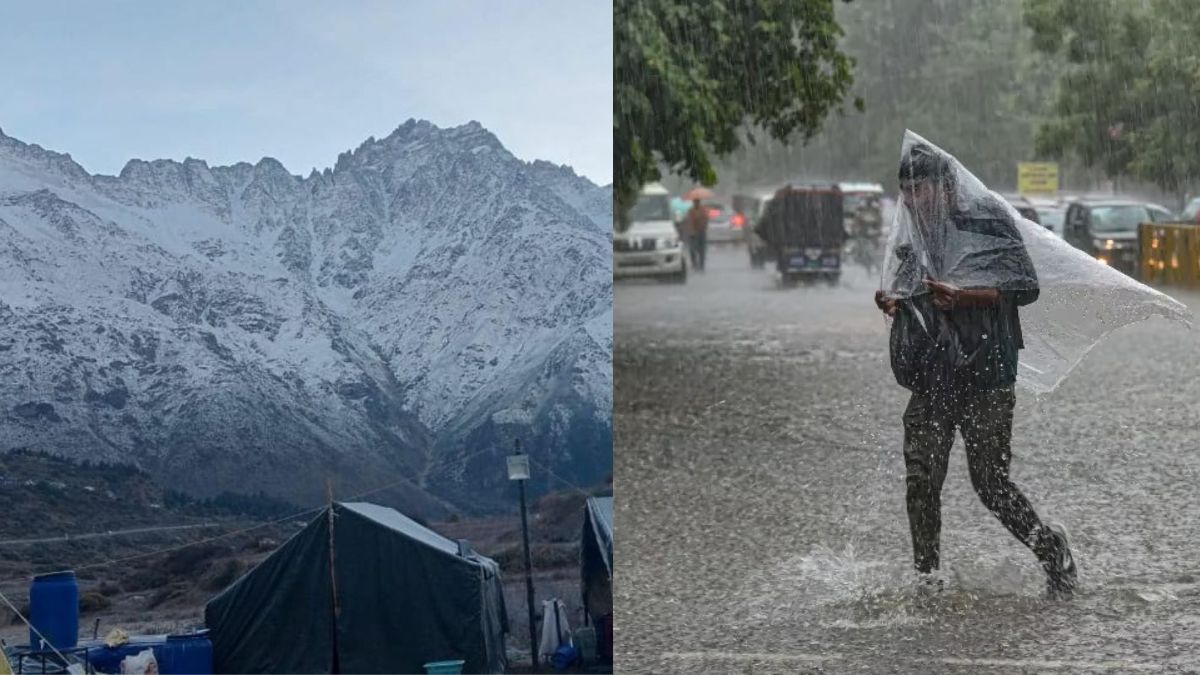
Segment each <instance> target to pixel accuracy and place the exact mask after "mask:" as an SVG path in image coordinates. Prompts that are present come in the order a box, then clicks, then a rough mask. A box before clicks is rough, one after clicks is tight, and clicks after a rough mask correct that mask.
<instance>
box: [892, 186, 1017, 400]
mask: <svg viewBox="0 0 1200 675" xmlns="http://www.w3.org/2000/svg"><path fill="white" fill-rule="evenodd" d="M950 221H951V224H952V227H953V228H954V229H955V230H958V231H962V232H969V233H974V234H983V235H988V236H992V237H1000V238H1004V239H1015V240H1016V242H1020V241H1021V237H1020V234H1019V233H1018V231H1017V228H1016V224H1015V223H1014V222H1012V220H1011V218H1009V217H1008V216H1007V215H1006V214H1004V213H1003V211H997V210H994V209H988V210H986V211H984V212H976V213H973V214H972V213H958V214H955V215H953V216H951V218H950ZM1016 242H1013V243H1014V244H1015V243H1016ZM998 250H1000V251H1001V253H999V254H993V255H991V256H989V257H987V258H980V259H977V260H967V261H966V262H964V261H963V260H959V261H957V263H956V264H957V265H960V266H963V265H965V266H967V267H973V268H974V271H973V274H972V276H974V277H978V276H979V274H978V272H979V270H981V269H986V268H987V267H988V266H994V267H996V268H997V274H996V275H995V276H996V278H997V279H1003V280H1004V281H998V282H997V283H996V284H995V285H990V286H981V285H972V286H970V288H985V287H987V288H997V289H998V290H999V291H1000V301H999V302H998V303H997V304H995V305H993V306H991V307H982V308H965V309H952V310H942V309H938V308H936V307H935V306H934V305H933V296H932V294H930V293H928V292H925V293H917V294H914V295H911V296H909V297H907V298H905V299H904V300H901V302H900V307H899V311H897V313H896V317H895V320H894V321H893V322H892V331H891V340H890V347H891V358H892V372H893V374H894V375H895V376H896V381H897V382H898V383H899V384H900V385H901V386H903V387H905V388H906V389H909V390H911V391H914V392H918V393H923V394H928V393H937V392H947V391H951V392H952V391H967V390H986V389H998V388H1001V387H1006V386H1009V385H1012V384H1013V383H1014V382H1015V381H1016V379H1017V363H1018V352H1019V350H1021V349H1023V348H1024V347H1025V342H1024V339H1023V337H1022V335H1021V321H1020V317H1019V314H1018V311H1017V308H1018V307H1021V306H1024V305H1028V304H1030V303H1032V302H1034V301H1035V300H1037V298H1038V293H1039V291H1038V286H1037V273H1036V272H1035V271H1034V268H1033V262H1032V261H1031V260H1030V258H1029V253H1028V251H1026V250H1025V247H1024V245H1023V244H1022V245H1012V246H1006V247H999V248H998ZM896 255H897V257H898V258H900V267H899V271H898V274H897V280H896V281H897V286H899V287H900V288H916V287H919V284H920V280H921V279H924V278H935V279H936V278H938V277H936V276H933V275H931V274H930V273H929V270H928V269H927V268H926V266H925V265H924V264H922V262H921V261H920V260H919V259H918V256H917V255H916V254H915V253H914V252H913V249H912V248H911V247H910V246H900V247H897V249H896ZM947 280H948V281H950V282H951V283H953V279H947ZM964 288H966V287H965V286H964Z"/></svg>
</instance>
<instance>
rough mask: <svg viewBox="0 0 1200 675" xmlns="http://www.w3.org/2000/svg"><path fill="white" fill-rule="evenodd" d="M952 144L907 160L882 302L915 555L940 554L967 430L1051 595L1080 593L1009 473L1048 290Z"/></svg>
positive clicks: (1001, 511) (1069, 565) (981, 491)
mask: <svg viewBox="0 0 1200 675" xmlns="http://www.w3.org/2000/svg"><path fill="white" fill-rule="evenodd" d="M960 169H961V165H959V164H958V163H957V161H956V160H954V159H953V158H952V157H950V156H949V155H945V154H943V153H941V152H940V151H937V150H935V149H934V148H932V147H931V146H929V145H925V144H923V143H917V144H912V145H910V146H908V147H906V150H905V153H904V155H903V157H902V160H901V163H900V187H901V202H902V206H901V209H902V210H901V211H900V212H899V213H898V214H897V219H896V222H897V225H896V227H897V228H898V229H897V232H896V233H895V235H893V247H892V250H891V253H892V255H891V256H889V260H888V261H887V263H886V264H887V266H886V267H885V275H884V278H885V282H887V285H888V286H890V288H887V289H886V290H884V289H881V290H879V291H878V292H877V293H876V295H875V303H876V305H877V306H878V307H879V309H880V310H882V311H883V312H884V313H885V314H887V315H888V316H890V317H892V319H893V320H892V325H891V338H890V351H891V364H892V371H893V373H894V374H895V376H896V380H897V382H898V383H899V384H900V385H901V386H903V387H904V388H906V389H908V390H909V391H911V398H910V400H909V403H908V407H907V409H906V410H905V412H904V463H905V469H906V484H907V494H906V502H907V507H908V520H909V528H910V531H911V535H912V545H913V562H914V566H915V567H916V570H917V572H918V573H919V574H920V575H921V578H922V579H923V580H924V581H925V583H928V584H930V585H935V584H936V585H940V581H935V577H934V576H933V573H934V572H935V571H936V570H937V569H938V567H939V565H940V563H941V558H940V546H939V535H940V531H941V490H942V482H943V480H944V479H945V477H946V466H947V463H948V461H949V456H950V450H951V448H952V446H953V444H954V438H955V433H956V430H957V432H959V433H961V434H962V437H963V441H964V443H965V446H966V455H967V464H968V468H969V472H970V476H971V483H972V485H973V486H974V488H975V491H976V492H977V493H978V495H979V498H980V499H981V500H982V501H983V503H984V505H985V506H986V507H987V508H988V510H990V511H991V512H992V514H993V515H995V516H996V518H997V519H999V520H1000V522H1001V523H1003V524H1004V527H1006V528H1007V529H1008V531H1009V532H1011V533H1012V534H1013V536H1014V537H1016V538H1017V539H1018V540H1020V541H1021V543H1023V544H1025V546H1027V547H1029V548H1030V549H1031V550H1032V551H1033V553H1034V555H1036V556H1037V559H1038V560H1039V561H1040V562H1041V565H1042V567H1043V569H1044V570H1045V571H1046V574H1047V577H1048V591H1049V593H1050V594H1051V596H1052V597H1063V596H1065V595H1069V594H1070V593H1071V592H1072V591H1073V590H1074V588H1075V584H1076V566H1075V562H1074V559H1073V557H1072V555H1071V550H1070V546H1069V544H1068V541H1067V535H1066V531H1065V530H1064V529H1063V528H1062V526H1060V525H1054V526H1048V525H1045V524H1043V522H1042V520H1041V519H1040V518H1039V517H1038V514H1037V513H1036V512H1035V511H1034V509H1033V506H1032V505H1030V503H1029V500H1028V499H1026V498H1025V496H1024V495H1023V494H1021V491H1020V490H1019V489H1018V488H1017V486H1016V485H1015V484H1013V482H1012V480H1011V479H1010V478H1009V464H1010V462H1011V460H1012V451H1011V442H1012V425H1013V409H1014V404H1015V396H1014V384H1015V382H1016V378H1017V365H1018V350H1020V349H1023V348H1024V343H1023V340H1022V335H1021V322H1020V316H1019V312H1018V308H1019V307H1022V306H1025V305H1029V304H1031V303H1033V302H1035V301H1036V300H1037V299H1038V294H1039V288H1038V279H1037V274H1036V272H1035V270H1034V268H1033V262H1032V260H1031V259H1030V257H1029V252H1028V251H1027V250H1026V248H1025V244H1024V242H1023V241H1022V239H1021V235H1020V233H1019V231H1018V230H1017V226H1016V222H1015V221H1014V219H1013V218H1012V216H1011V215H1010V214H1009V212H1008V211H1007V210H1006V209H1005V207H1004V206H1003V205H1002V204H1001V203H1000V202H998V201H997V200H996V199H995V198H994V197H993V196H991V193H990V192H988V191H987V190H986V188H982V185H981V184H978V183H977V181H975V180H974V177H970V179H971V181H972V183H971V187H970V188H969V189H964V186H963V185H961V184H960V180H959V179H960V177H962V176H964V175H965V176H969V174H967V173H966V171H965V169H962V170H961V172H960Z"/></svg>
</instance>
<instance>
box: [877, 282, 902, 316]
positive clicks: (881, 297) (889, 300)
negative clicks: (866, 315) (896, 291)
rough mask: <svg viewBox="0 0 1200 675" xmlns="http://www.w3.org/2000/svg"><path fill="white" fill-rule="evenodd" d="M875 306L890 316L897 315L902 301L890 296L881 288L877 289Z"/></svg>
mask: <svg viewBox="0 0 1200 675" xmlns="http://www.w3.org/2000/svg"><path fill="white" fill-rule="evenodd" d="M875 306H876V307H878V308H879V311H881V312H883V313H884V314H887V315H888V316H896V310H897V309H899V307H900V303H899V301H898V300H896V298H893V297H889V296H888V294H887V293H885V292H884V290H883V289H882V288H881V289H879V290H877V291H875Z"/></svg>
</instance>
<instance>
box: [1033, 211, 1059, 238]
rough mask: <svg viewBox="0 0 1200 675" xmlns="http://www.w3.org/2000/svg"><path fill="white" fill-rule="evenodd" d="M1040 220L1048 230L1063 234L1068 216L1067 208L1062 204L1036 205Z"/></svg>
mask: <svg viewBox="0 0 1200 675" xmlns="http://www.w3.org/2000/svg"><path fill="white" fill-rule="evenodd" d="M1034 208H1036V209H1037V214H1038V222H1040V223H1041V224H1042V225H1043V226H1045V228H1046V229H1047V230H1050V231H1051V232H1053V233H1054V234H1057V235H1058V236H1059V237H1061V236H1063V221H1064V220H1065V219H1066V217H1067V209H1066V208H1064V207H1062V206H1057V205H1056V206H1035V207H1034Z"/></svg>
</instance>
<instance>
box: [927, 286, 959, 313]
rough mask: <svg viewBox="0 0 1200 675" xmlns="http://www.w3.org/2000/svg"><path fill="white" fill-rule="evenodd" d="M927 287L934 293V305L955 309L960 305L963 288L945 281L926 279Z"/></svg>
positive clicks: (939, 307) (940, 307)
mask: <svg viewBox="0 0 1200 675" xmlns="http://www.w3.org/2000/svg"><path fill="white" fill-rule="evenodd" d="M925 287H926V288H928V289H929V290H930V291H931V292H932V293H933V306H934V307H937V308H938V309H954V308H955V307H957V306H958V300H959V296H960V295H961V294H962V289H960V288H959V287H958V286H955V285H954V284H948V283H946V282H944V281H934V280H933V279H926V280H925Z"/></svg>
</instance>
